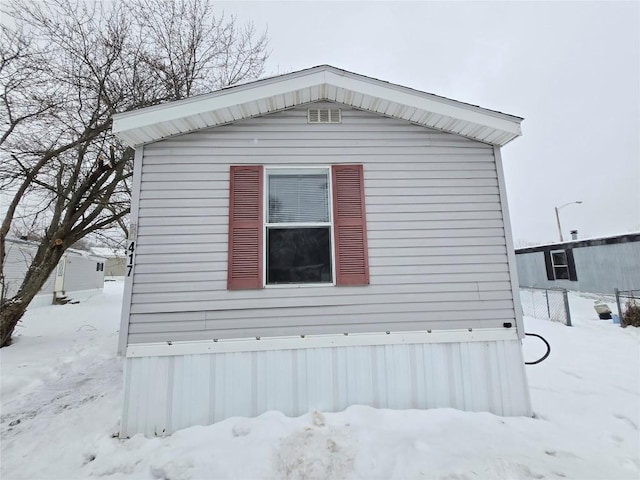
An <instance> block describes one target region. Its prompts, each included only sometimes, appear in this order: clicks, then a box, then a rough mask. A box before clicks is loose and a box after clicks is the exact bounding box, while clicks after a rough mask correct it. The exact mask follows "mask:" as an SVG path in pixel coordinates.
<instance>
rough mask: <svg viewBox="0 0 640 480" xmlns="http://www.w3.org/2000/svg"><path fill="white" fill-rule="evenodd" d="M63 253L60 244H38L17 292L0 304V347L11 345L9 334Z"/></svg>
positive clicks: (11, 333)
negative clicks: (39, 259)
mask: <svg viewBox="0 0 640 480" xmlns="http://www.w3.org/2000/svg"><path fill="white" fill-rule="evenodd" d="M63 253H64V248H62V246H55V247H52V246H48V245H40V248H39V249H38V251H37V253H36V256H35V259H34V261H33V262H31V266H30V267H29V270H28V271H27V274H26V275H25V278H24V281H23V282H22V285H21V286H20V289H19V290H18V293H16V295H15V296H13V297H11V298H8V299H6V300H4V301H3V302H2V305H0V348H2V347H7V346H9V345H11V336H12V335H13V331H14V330H15V328H16V326H17V325H18V322H19V321H20V319H21V318H22V316H23V315H24V312H25V311H26V310H27V307H28V306H29V303H31V300H33V297H35V296H36V295H37V294H38V292H39V291H40V289H41V288H42V286H43V285H44V284H45V282H46V281H47V279H48V278H49V275H51V272H53V270H54V269H55V268H56V266H57V265H58V262H59V261H60V259H61V258H62V254H63ZM38 257H40V258H41V259H42V261H41V262H39V261H37V260H38ZM36 265H37V266H36ZM52 294H53V292H52Z"/></svg>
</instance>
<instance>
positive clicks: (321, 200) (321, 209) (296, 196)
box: [268, 174, 329, 223]
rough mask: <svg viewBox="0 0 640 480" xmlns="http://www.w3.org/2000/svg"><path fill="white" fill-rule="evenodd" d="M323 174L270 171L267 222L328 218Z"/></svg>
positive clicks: (326, 184) (326, 182)
mask: <svg viewBox="0 0 640 480" xmlns="http://www.w3.org/2000/svg"><path fill="white" fill-rule="evenodd" d="M328 188H329V179H328V176H327V175H326V174H297V175H290V174H269V218H268V222H269V223H315V222H328V221H329V194H328Z"/></svg>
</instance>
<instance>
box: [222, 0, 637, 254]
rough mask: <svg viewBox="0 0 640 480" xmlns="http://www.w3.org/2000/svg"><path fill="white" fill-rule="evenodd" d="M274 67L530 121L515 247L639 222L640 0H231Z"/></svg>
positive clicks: (511, 195) (510, 172) (516, 194)
mask: <svg viewBox="0 0 640 480" xmlns="http://www.w3.org/2000/svg"><path fill="white" fill-rule="evenodd" d="M216 5H217V6H218V7H220V8H223V9H224V10H225V13H227V14H231V13H233V14H236V15H237V16H238V18H239V19H241V20H252V21H253V22H254V24H255V26H256V27H257V28H259V29H260V28H265V27H268V29H269V36H270V38H271V49H272V54H271V57H270V60H269V62H268V66H267V74H275V73H286V72H290V71H295V70H300V69H303V68H308V67H311V66H314V65H320V64H329V65H333V66H335V67H338V68H343V69H345V70H349V71H352V72H356V73H361V74H364V75H368V76H372V77H376V78H379V79H381V80H387V81H390V82H393V83H398V84H400V85H405V86H408V87H412V88H416V89H419V90H423V91H426V92H430V93H435V94H437V95H443V96H445V97H450V98H453V99H456V100H461V101H464V102H469V103H472V104H475V105H480V106H482V107H486V108H490V109H494V110H499V111H501V112H505V113H510V114H513V115H517V116H520V117H524V118H525V120H524V122H523V124H522V129H523V136H522V137H520V138H517V139H516V140H514V141H513V142H511V143H510V144H509V145H507V146H505V147H504V148H503V161H504V164H505V174H506V182H507V193H508V200H509V207H510V210H511V221H512V226H513V233H514V240H515V243H516V246H523V245H524V244H525V243H544V242H549V241H557V240H558V230H557V226H556V221H555V213H554V206H560V205H563V204H566V203H568V202H573V201H576V200H581V201H582V202H583V203H582V204H581V205H569V206H567V207H565V208H563V209H561V210H560V213H561V221H562V226H563V231H564V233H565V238H566V237H568V236H569V230H571V229H578V230H579V232H580V236H581V237H594V236H603V235H613V234H618V233H625V232H630V231H640V3H639V2H637V1H634V2H613V1H601V2H588V3H583V2H549V3H543V2H531V3H528V2H427V1H424V2H371V1H369V2H319V1H318V2H270V1H262V2H220V3H217V4H216Z"/></svg>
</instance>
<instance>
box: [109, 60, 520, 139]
mask: <svg viewBox="0 0 640 480" xmlns="http://www.w3.org/2000/svg"><path fill="white" fill-rule="evenodd" d="M320 100H328V101H334V102H338V103H343V104H345V105H349V106H352V107H355V108H358V109H361V110H366V111H370V112H373V113H377V114H381V115H385V116H388V117H392V118H398V119H401V120H407V121H409V122H411V123H414V124H418V125H423V126H425V127H430V128H436V129H438V130H442V131H445V132H450V133H454V134H457V135H462V136H465V137H468V138H472V139H474V140H478V141H481V142H485V143H490V144H494V145H499V146H502V145H505V144H506V143H508V142H510V141H511V140H513V139H514V138H516V137H518V136H520V135H521V134H522V132H521V129H520V123H521V122H522V118H520V117H515V116H513V115H507V114H505V113H500V112H496V111H493V110H487V109H484V108H481V107H477V106H475V105H470V104H467V103H462V102H458V101H455V100H451V99H448V98H444V97H439V96H437V95H433V94H430V93H425V92H420V91H418V90H413V89H410V88H407V87H402V86H400V85H395V84H392V83H388V82H384V81H381V80H377V79H374V78H370V77H365V76H362V75H358V74H355V73H351V72H347V71H345V70H340V69H337V68H334V67H331V66H328V65H322V66H319V67H313V68H310V69H308V70H302V71H299V72H294V73H289V74H285V75H281V76H278V77H273V78H268V79H264V80H257V81H255V82H251V83H247V84H244V85H238V86H235V87H229V88H226V89H223V90H219V91H217V92H214V93H210V94H207V95H199V96H196V97H191V98H188V99H185V100H180V101H176V102H171V103H167V104H163V105H157V106H154V107H148V108H143V109H140V110H134V111H132V112H126V113H121V114H118V115H115V116H114V120H113V132H114V133H115V134H116V135H117V136H118V138H120V140H122V141H123V142H124V143H125V144H127V145H129V146H137V145H141V144H145V143H151V142H155V141H158V140H161V139H163V138H167V137H171V136H174V135H179V134H183V133H188V132H192V131H195V130H199V129H203V128H208V127H214V126H217V125H224V124H228V123H231V122H234V121H237V120H242V119H244V118H250V117H256V116H259V115H264V114H267V113H272V112H277V111H281V110H285V109H287V108H291V107H294V106H297V105H303V104H306V103H310V102H315V101H320Z"/></svg>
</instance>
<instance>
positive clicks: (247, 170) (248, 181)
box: [227, 165, 262, 290]
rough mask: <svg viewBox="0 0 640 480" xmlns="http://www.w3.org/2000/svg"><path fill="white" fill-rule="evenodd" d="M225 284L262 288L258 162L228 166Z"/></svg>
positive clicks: (260, 204)
mask: <svg viewBox="0 0 640 480" xmlns="http://www.w3.org/2000/svg"><path fill="white" fill-rule="evenodd" d="M227 268H228V269H227V288H229V289H230V290H236V289H248V288H262V166H261V165H248V166H232V167H231V176H230V188H229V265H228V267H227Z"/></svg>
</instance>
